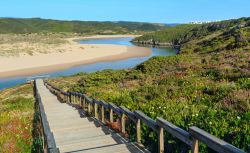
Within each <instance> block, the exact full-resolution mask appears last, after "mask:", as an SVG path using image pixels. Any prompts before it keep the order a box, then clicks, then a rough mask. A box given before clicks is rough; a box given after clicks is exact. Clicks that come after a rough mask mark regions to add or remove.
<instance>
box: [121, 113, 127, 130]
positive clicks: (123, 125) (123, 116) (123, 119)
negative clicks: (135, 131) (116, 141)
mask: <svg viewBox="0 0 250 153" xmlns="http://www.w3.org/2000/svg"><path fill="white" fill-rule="evenodd" d="M125 124H126V122H125V114H124V113H122V117H121V128H122V129H121V131H122V133H123V134H125V133H126V129H125V127H126V125H125Z"/></svg>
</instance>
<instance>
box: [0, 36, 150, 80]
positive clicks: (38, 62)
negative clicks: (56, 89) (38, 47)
mask: <svg viewBox="0 0 250 153" xmlns="http://www.w3.org/2000/svg"><path fill="white" fill-rule="evenodd" d="M123 37H124V38H125V37H135V36H134V35H111V36H110V35H106V36H89V37H74V38H67V39H66V40H67V41H68V43H64V44H60V45H57V46H54V50H60V49H64V51H63V52H52V51H48V52H46V53H44V54H43V53H35V54H32V55H21V56H18V57H15V56H11V57H3V56H0V67H1V69H0V78H5V77H13V76H23V75H34V74H40V73H45V72H52V71H55V70H61V69H65V68H70V67H72V66H77V65H82V64H91V63H96V62H103V61H116V60H121V59H127V58H132V57H145V56H149V55H150V54H151V50H150V49H149V48H144V47H136V46H122V45H104V44H79V43H78V42H77V41H78V40H82V39H109V38H110V39H111V38H123ZM49 49H50V50H52V49H53V48H49Z"/></svg>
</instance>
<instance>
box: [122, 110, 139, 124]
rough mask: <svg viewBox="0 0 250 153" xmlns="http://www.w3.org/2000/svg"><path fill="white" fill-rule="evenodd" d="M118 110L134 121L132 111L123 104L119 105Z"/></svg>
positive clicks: (134, 117)
mask: <svg viewBox="0 0 250 153" xmlns="http://www.w3.org/2000/svg"><path fill="white" fill-rule="evenodd" d="M120 110H121V111H122V113H124V114H126V116H127V117H128V118H129V119H131V120H132V121H134V122H136V116H135V114H134V113H133V112H131V111H130V110H129V109H127V108H126V107H124V106H120Z"/></svg>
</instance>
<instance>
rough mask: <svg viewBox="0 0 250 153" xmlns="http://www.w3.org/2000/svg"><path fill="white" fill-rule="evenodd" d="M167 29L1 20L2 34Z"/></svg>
mask: <svg viewBox="0 0 250 153" xmlns="http://www.w3.org/2000/svg"><path fill="white" fill-rule="evenodd" d="M165 27H166V26H165V25H164V24H152V23H141V22H122V21H121V22H96V21H59V20H48V19H40V18H32V19H20V18H0V33H34V32H36V33H39V32H70V33H91V34H92V33H93V34H116V33H121V34H123V33H134V32H149V31H156V30H160V29H163V28H165Z"/></svg>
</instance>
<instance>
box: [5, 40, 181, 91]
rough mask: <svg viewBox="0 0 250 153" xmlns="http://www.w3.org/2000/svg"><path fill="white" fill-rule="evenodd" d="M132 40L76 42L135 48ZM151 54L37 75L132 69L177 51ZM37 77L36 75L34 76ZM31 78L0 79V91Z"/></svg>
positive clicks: (156, 51) (54, 75) (64, 74)
mask: <svg viewBox="0 0 250 153" xmlns="http://www.w3.org/2000/svg"><path fill="white" fill-rule="evenodd" d="M131 40H132V38H112V39H92V40H80V41H78V42H79V43H81V44H115V45H126V46H136V45H135V44H133V43H131V42H130V41H131ZM150 48H151V50H152V54H151V55H150V56H147V57H136V58H129V59H125V60H119V61H111V62H98V63H94V64H88V65H80V66H74V67H71V68H68V69H64V70H60V71H54V72H50V73H43V74H39V75H48V76H49V77H58V76H69V75H73V74H76V73H80V72H95V71H100V70H104V69H126V68H133V67H135V66H136V65H138V64H140V63H142V62H144V61H146V60H148V59H149V58H151V57H153V56H174V55H176V53H177V50H175V49H173V48H153V47H150ZM34 76H38V75H34ZM28 77H32V76H21V77H12V78H3V79H0V90H2V89H5V88H9V87H13V86H16V85H19V84H23V83H25V82H26V79H27V78H28Z"/></svg>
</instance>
